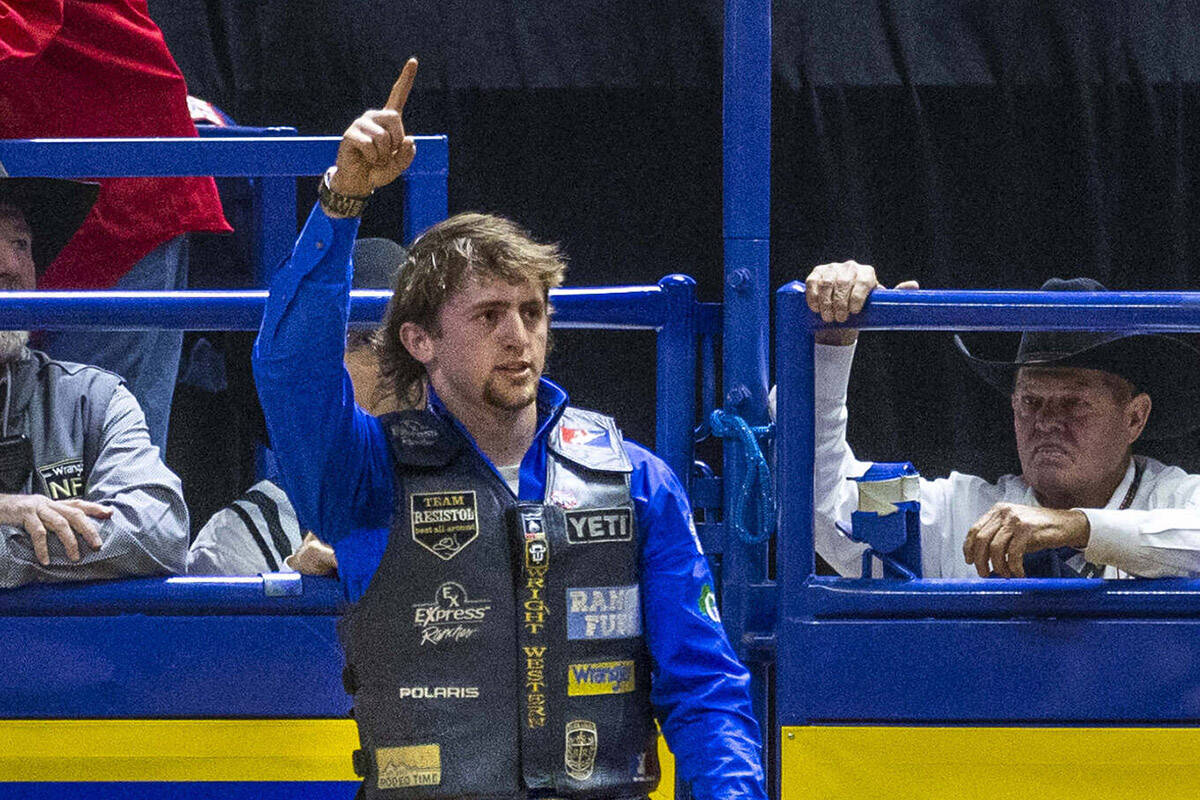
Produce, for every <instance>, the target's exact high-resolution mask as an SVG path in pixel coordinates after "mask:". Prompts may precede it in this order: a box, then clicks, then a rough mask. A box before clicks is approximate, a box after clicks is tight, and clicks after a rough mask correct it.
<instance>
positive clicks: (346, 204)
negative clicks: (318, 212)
mask: <svg viewBox="0 0 1200 800" xmlns="http://www.w3.org/2000/svg"><path fill="white" fill-rule="evenodd" d="M334 172H337V167H330V168H329V169H327V170H325V175H324V176H323V177H322V178H321V185H320V186H318V187H317V197H318V198H319V199H320V201H321V208H323V209H325V213H327V214H329V215H330V216H331V217H361V216H362V213H363V209H364V208H366V207H367V201H368V200H370V199H371V195H369V194H368V195H366V196H365V197H353V196H351V195H348V194H338V193H337V192H335V191H334V190H333V189H331V188H329V179H330V178H331V177H333V173H334Z"/></svg>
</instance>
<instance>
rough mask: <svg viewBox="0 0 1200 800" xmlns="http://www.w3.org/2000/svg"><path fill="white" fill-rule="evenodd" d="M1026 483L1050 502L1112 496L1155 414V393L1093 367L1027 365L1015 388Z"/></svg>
mask: <svg viewBox="0 0 1200 800" xmlns="http://www.w3.org/2000/svg"><path fill="white" fill-rule="evenodd" d="M1012 408H1013V426H1014V428H1015V430H1016V435H1017V454H1018V455H1019V456H1020V459H1021V471H1022V475H1023V477H1024V478H1025V482H1026V483H1028V484H1029V485H1030V486H1031V487H1033V490H1034V492H1036V493H1037V497H1038V500H1039V501H1040V502H1041V503H1042V505H1044V506H1047V507H1049V508H1098V507H1103V506H1104V505H1106V504H1107V503H1108V500H1109V498H1110V497H1111V496H1112V493H1113V492H1114V491H1115V490H1116V488H1117V485H1118V484H1120V482H1121V479H1122V478H1123V477H1124V475H1125V471H1126V469H1127V467H1128V464H1129V461H1128V459H1129V453H1130V449H1129V448H1130V446H1131V445H1132V444H1133V443H1134V442H1135V441H1136V440H1137V438H1138V436H1140V435H1141V433H1142V428H1144V427H1145V425H1146V420H1147V418H1148V417H1149V416H1150V398H1149V396H1148V395H1146V394H1138V395H1136V396H1135V395H1134V394H1133V391H1132V386H1131V384H1129V383H1128V382H1127V381H1125V380H1123V379H1121V378H1118V377H1117V376H1115V375H1111V374H1109V373H1106V372H1101V371H1100V370H1094V369H1065V368H1042V367H1025V368H1022V369H1021V371H1020V372H1019V373H1018V374H1017V380H1016V384H1015V386H1014V389H1013V395H1012Z"/></svg>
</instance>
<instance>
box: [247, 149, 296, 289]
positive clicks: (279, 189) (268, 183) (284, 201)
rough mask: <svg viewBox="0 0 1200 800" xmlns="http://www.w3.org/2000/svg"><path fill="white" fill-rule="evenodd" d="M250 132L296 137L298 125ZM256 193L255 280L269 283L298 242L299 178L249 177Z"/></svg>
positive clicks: (283, 176)
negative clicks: (297, 189)
mask: <svg viewBox="0 0 1200 800" xmlns="http://www.w3.org/2000/svg"><path fill="white" fill-rule="evenodd" d="M245 130H246V131H247V132H251V133H257V134H258V135H260V136H280V137H286V136H295V135H296V129H295V128H287V127H275V128H262V129H258V130H256V129H253V128H246V129H245ZM250 184H251V188H252V191H253V192H254V225H255V228H256V232H257V234H258V236H257V237H256V241H255V252H254V257H255V261H254V264H255V276H254V278H255V282H256V283H257V284H258V285H259V286H266V285H267V283H268V281H270V279H271V275H272V274H273V273H274V272H275V269H276V267H278V266H279V264H280V263H281V262H282V261H283V259H285V258H287V256H288V254H290V253H291V252H292V243H293V242H295V241H296V222H297V220H296V178H295V176H293V175H282V176H278V175H277V176H259V177H256V178H251V179H250Z"/></svg>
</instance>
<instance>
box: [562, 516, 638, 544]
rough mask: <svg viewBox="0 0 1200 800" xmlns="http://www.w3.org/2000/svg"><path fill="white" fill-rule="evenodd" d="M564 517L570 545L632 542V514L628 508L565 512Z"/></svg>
mask: <svg viewBox="0 0 1200 800" xmlns="http://www.w3.org/2000/svg"><path fill="white" fill-rule="evenodd" d="M565 516H566V518H567V541H568V542H570V543H571V544H591V543H593V542H628V541H632V540H633V514H631V513H630V512H629V509H628V508H590V509H587V510H586V511H567V512H566V514H565Z"/></svg>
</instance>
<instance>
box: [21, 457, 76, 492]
mask: <svg viewBox="0 0 1200 800" xmlns="http://www.w3.org/2000/svg"><path fill="white" fill-rule="evenodd" d="M25 463H26V464H28V463H29V462H28V461H27V462H25ZM38 472H39V473H40V474H41V476H42V480H44V481H45V482H46V491H48V492H49V493H50V499H51V500H69V499H71V498H72V497H83V495H84V490H85V488H86V487H85V486H84V479H83V459H82V458H68V459H67V460H65V461H58V462H56V463H54V464H47V465H46V466H44V467H38ZM26 474H28V473H26Z"/></svg>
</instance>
